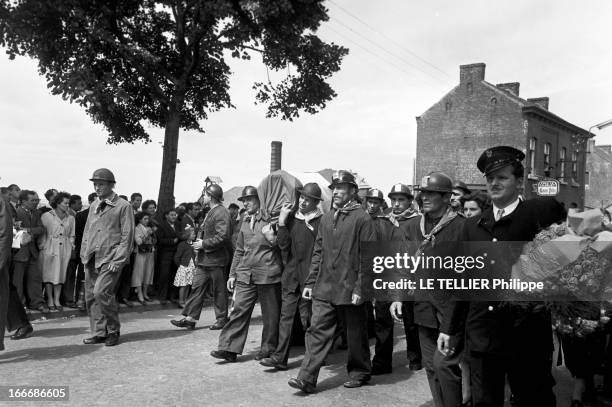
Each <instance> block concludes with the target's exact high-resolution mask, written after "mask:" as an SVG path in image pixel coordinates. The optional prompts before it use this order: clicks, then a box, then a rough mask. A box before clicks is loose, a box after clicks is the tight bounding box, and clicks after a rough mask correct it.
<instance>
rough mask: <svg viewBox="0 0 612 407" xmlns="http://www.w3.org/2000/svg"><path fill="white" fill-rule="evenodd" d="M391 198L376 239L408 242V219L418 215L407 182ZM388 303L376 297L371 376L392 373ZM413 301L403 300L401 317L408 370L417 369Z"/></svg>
mask: <svg viewBox="0 0 612 407" xmlns="http://www.w3.org/2000/svg"><path fill="white" fill-rule="evenodd" d="M387 196H388V198H389V199H390V200H391V208H390V211H389V213H387V214H385V215H382V216H379V220H382V221H383V223H382V229H381V231H380V234H379V240H382V241H393V242H407V241H408V230H407V225H408V220H409V219H412V218H414V217H416V216H418V214H417V213H416V210H415V209H414V208H413V206H412V202H413V200H414V196H413V195H412V192H411V191H410V188H409V187H408V186H407V185H404V184H401V183H398V184H395V185H393V187H392V188H391V191H390V192H389V194H388V195H387ZM390 307H391V302H390V301H386V300H382V299H381V301H379V300H376V303H375V313H376V325H375V330H376V347H375V354H374V358H373V359H372V375H380V374H387V373H391V372H392V363H393V326H394V322H393V318H392V316H391V313H390V312H389V308H390ZM413 310H414V302H413V301H403V302H402V310H401V311H402V314H401V315H402V320H403V324H404V333H405V334H406V353H407V356H408V361H409V365H408V366H409V368H410V370H420V369H421V368H422V365H421V348H420V345H419V334H418V330H417V327H416V325H415V324H414V311H413Z"/></svg>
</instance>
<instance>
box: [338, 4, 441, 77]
mask: <svg viewBox="0 0 612 407" xmlns="http://www.w3.org/2000/svg"><path fill="white" fill-rule="evenodd" d="M329 2H330V3H331V4H333V5H334V6H335V7H337V8H338V9H340V10H341V11H342V12H344V13H345V14H346V15H348V16H350V17H351V18H353V19H355V20H356V21H358V22H359V23H361V24H362V25H364V26H365V27H367V28H368V29H370V30H371V31H373V32H375V33H376V34H378V35H379V36H381V37H383V38H385V39H386V40H387V41H389V42H390V43H392V44H393V45H395V46H396V47H398V48H399V49H401V50H402V51H404V52H406V53H408V54H410V55H411V56H412V57H414V58H416V59H418V60H419V61H420V62H422V63H423V64H425V65H427V66H429V67H431V68H432V69H434V70H435V71H436V72H438V73H441V74H442V75H444V76H445V77H446V78H451V79H452V78H453V77H452V76H451V75H449V74H448V73H447V72H445V71H444V70H442V69H440V68H439V67H438V66H436V65H435V64H433V63H431V62H429V61H428V60H426V59H425V58H423V57H421V56H420V55H418V54H417V53H416V52H414V51H412V50H410V49H408V48H406V47H405V46H404V45H403V44H400V43H399V42H397V41H396V40H395V39H393V38H392V37H390V36H388V35H386V34H384V33H383V32H381V31H379V30H377V29H376V28H374V27H373V26H372V25H370V24H368V23H367V22H366V21H364V20H363V19H361V18H360V17H358V16H356V15H355V14H353V13H351V12H350V11H348V10H347V9H346V8H344V7H342V6H341V5H339V4H338V3H336V2H335V1H334V0H329ZM330 18H332V17H330ZM333 19H334V20H336V21H337V22H338V23H340V24H342V25H345V24H343V23H342V22H341V21H340V20H339V19H338V18H337V17H334V18H333ZM348 29H350V28H348ZM351 31H353V32H355V33H356V34H357V35H359V36H361V37H362V38H364V39H366V40H368V41H370V42H372V43H375V42H374V41H373V40H371V39H370V38H368V37H365V36H363V35H362V34H361V33H359V32H357V31H354V30H352V29H351ZM377 46H378V47H381V48H383V47H382V46H380V45H379V44H377ZM385 51H386V52H389V53H391V52H390V51H388V50H386V49H385ZM396 58H398V59H401V60H402V61H404V62H406V63H408V64H409V65H411V66H413V67H414V65H413V64H411V63H410V62H407V61H406V60H405V59H404V58H401V57H399V56H396ZM417 69H418V68H417ZM419 70H421V69H419ZM421 72H424V71H422V70H421ZM428 75H430V74H428ZM430 76H431V75H430Z"/></svg>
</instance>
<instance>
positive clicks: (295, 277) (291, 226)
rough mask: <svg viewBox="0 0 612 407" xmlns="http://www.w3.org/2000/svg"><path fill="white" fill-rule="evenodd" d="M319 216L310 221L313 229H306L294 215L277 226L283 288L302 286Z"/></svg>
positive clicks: (294, 288) (307, 268) (303, 223)
mask: <svg viewBox="0 0 612 407" xmlns="http://www.w3.org/2000/svg"><path fill="white" fill-rule="evenodd" d="M321 218H322V216H319V217H318V218H316V219H312V220H311V221H310V226H312V228H313V230H310V229H308V227H306V223H305V222H304V221H303V220H301V219H296V218H295V217H291V218H290V219H288V223H287V225H285V226H279V227H278V247H280V249H281V253H282V257H283V263H284V265H285V268H284V270H283V275H282V277H281V283H282V285H283V289H286V290H289V291H295V290H296V289H297V288H303V287H304V282H305V281H306V278H307V277H308V272H309V269H310V261H311V260H312V250H313V249H314V243H315V239H316V237H317V232H318V230H319V224H320V223H321Z"/></svg>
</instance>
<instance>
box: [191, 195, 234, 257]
mask: <svg viewBox="0 0 612 407" xmlns="http://www.w3.org/2000/svg"><path fill="white" fill-rule="evenodd" d="M198 238H200V239H202V249H201V250H198V260H197V264H198V265H201V266H206V267H225V266H226V265H227V264H228V263H229V260H230V259H229V253H228V243H229V241H230V215H229V211H228V210H227V209H226V208H225V207H224V206H223V205H217V206H215V207H214V208H212V209H211V210H210V211H209V212H208V213H207V214H206V217H205V218H204V222H203V223H202V225H201V226H200V230H199V231H198Z"/></svg>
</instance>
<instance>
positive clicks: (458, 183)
mask: <svg viewBox="0 0 612 407" xmlns="http://www.w3.org/2000/svg"><path fill="white" fill-rule="evenodd" d="M453 189H460V190H462V191H463V192H465V193H466V194H471V193H472V191H471V190H470V189H469V188H468V187H467V185H466V184H465V182H463V181H455V182H454V183H453Z"/></svg>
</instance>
